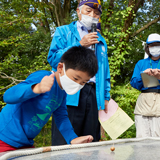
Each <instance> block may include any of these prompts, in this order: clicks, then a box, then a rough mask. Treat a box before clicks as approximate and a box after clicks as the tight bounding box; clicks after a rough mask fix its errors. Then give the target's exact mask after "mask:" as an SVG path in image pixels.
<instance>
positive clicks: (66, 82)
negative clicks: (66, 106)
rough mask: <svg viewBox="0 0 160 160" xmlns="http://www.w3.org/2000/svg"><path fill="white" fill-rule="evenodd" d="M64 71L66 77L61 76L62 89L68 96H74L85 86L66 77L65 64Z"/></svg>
mask: <svg viewBox="0 0 160 160" xmlns="http://www.w3.org/2000/svg"><path fill="white" fill-rule="evenodd" d="M63 71H64V75H63V76H60V82H61V85H62V88H63V89H64V90H65V92H66V93H67V94H69V95H73V94H75V93H77V92H78V91H79V90H80V89H82V88H83V87H84V85H80V84H79V83H76V82H74V81H73V80H71V79H70V78H69V77H68V76H67V75H66V72H65V65H64V64H63Z"/></svg>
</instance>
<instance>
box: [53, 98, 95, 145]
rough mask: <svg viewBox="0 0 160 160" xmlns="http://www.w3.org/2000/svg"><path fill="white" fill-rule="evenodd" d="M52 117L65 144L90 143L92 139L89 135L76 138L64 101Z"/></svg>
mask: <svg viewBox="0 0 160 160" xmlns="http://www.w3.org/2000/svg"><path fill="white" fill-rule="evenodd" d="M65 99H66V98H65ZM53 116H54V119H55V123H56V125H57V128H58V129H59V131H60V132H61V134H62V135H63V137H64V139H65V140H66V142H67V144H80V143H89V142H92V140H93V137H92V136H91V135H87V136H82V137H78V136H77V135H76V134H75V132H74V129H73V127H72V125H71V123H70V120H69V118H68V113H67V107H66V100H64V103H63V104H62V105H61V106H60V107H59V108H58V109H57V110H56V111H54V112H53Z"/></svg>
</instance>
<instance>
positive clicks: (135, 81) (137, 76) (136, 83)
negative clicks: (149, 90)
mask: <svg viewBox="0 0 160 160" xmlns="http://www.w3.org/2000/svg"><path fill="white" fill-rule="evenodd" d="M140 62H141V61H139V62H138V63H137V64H136V66H135V68H134V72H133V75H132V78H131V82H130V84H131V86H132V87H133V88H136V89H138V90H140V91H141V90H142V88H143V82H142V78H141V72H142V71H141V63H140Z"/></svg>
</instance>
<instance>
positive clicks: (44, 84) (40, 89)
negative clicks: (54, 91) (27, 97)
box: [32, 74, 54, 94]
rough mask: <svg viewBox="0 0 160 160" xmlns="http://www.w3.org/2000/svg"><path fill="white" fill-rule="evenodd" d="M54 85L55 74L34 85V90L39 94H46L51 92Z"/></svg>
mask: <svg viewBox="0 0 160 160" xmlns="http://www.w3.org/2000/svg"><path fill="white" fill-rule="evenodd" d="M53 83H54V74H51V75H50V76H45V77H43V79H42V80H41V82H40V83H38V84H35V85H33V86H32V90H33V92H34V93H37V94H41V93H45V92H48V91H50V90H51V88H52V86H53Z"/></svg>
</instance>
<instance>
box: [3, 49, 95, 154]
mask: <svg viewBox="0 0 160 160" xmlns="http://www.w3.org/2000/svg"><path fill="white" fill-rule="evenodd" d="M97 70H98V64H97V59H96V56H95V54H94V52H93V51H92V50H90V49H88V48H85V47H72V48H71V49H69V50H68V51H66V52H65V53H64V55H63V56H62V58H61V61H60V63H59V64H58V66H57V72H55V73H52V72H50V71H37V72H34V73H32V74H31V75H29V76H28V78H27V79H26V80H25V81H23V82H21V83H19V84H18V85H16V86H13V87H11V88H10V89H8V90H7V91H6V92H5V93H4V101H5V102H6V103H7V105H6V106H5V107H4V108H3V109H2V111H1V112H0V152H4V151H8V150H16V149H19V148H22V147H23V148H24V147H32V146H33V143H34V141H33V139H34V138H35V137H36V136H37V135H38V134H39V132H40V131H41V129H42V127H43V126H44V125H45V124H46V123H47V121H48V120H49V118H50V116H51V115H52V113H53V117H54V119H55V122H56V125H57V127H58V129H59V130H60V132H61V134H62V135H63V137H64V138H65V140H66V142H67V143H68V144H77V143H87V142H91V141H92V140H93V137H92V136H90V135H88V136H82V137H78V136H77V135H76V134H75V132H74V130H73V127H72V125H71V123H70V121H69V119H68V114H67V107H66V93H67V94H70V95H72V94H75V93H76V92H78V91H79V90H80V89H81V88H83V86H84V85H85V83H87V82H88V80H89V79H90V78H91V77H93V76H94V75H95V74H96V72H97Z"/></svg>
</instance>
